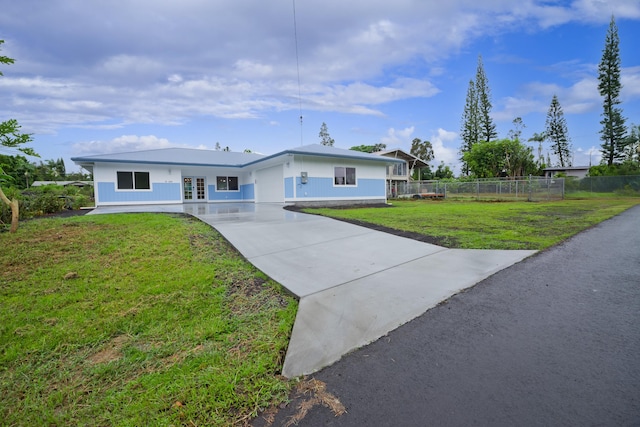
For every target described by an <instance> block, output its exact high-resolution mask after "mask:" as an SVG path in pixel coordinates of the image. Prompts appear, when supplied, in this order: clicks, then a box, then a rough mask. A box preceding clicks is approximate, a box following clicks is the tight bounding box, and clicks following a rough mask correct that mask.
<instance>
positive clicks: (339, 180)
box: [333, 166, 356, 185]
mask: <svg viewBox="0 0 640 427" xmlns="http://www.w3.org/2000/svg"><path fill="white" fill-rule="evenodd" d="M333 183H334V185H356V168H348V167H344V166H336V167H335V168H333Z"/></svg>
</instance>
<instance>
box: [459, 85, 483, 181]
mask: <svg viewBox="0 0 640 427" xmlns="http://www.w3.org/2000/svg"><path fill="white" fill-rule="evenodd" d="M479 135H480V123H479V122H478V97H477V96H476V86H475V83H474V82H473V80H470V81H469V89H468V90H467V100H466V102H465V104H464V112H463V113H462V128H461V129H460V136H461V137H462V145H461V147H460V155H461V156H462V157H461V158H460V160H461V161H462V173H463V174H464V175H469V166H468V165H467V163H466V162H465V161H464V158H463V157H464V153H466V152H467V151H470V150H471V147H473V144H476V143H477V142H478V141H479V140H480V139H479Z"/></svg>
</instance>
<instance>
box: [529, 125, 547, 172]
mask: <svg viewBox="0 0 640 427" xmlns="http://www.w3.org/2000/svg"><path fill="white" fill-rule="evenodd" d="M546 139H547V134H546V133H544V132H540V133H534V134H533V135H532V136H531V138H529V140H528V142H537V143H538V160H537V163H538V166H539V167H543V166H545V162H544V154H542V143H543V142H544V141H545V140H546Z"/></svg>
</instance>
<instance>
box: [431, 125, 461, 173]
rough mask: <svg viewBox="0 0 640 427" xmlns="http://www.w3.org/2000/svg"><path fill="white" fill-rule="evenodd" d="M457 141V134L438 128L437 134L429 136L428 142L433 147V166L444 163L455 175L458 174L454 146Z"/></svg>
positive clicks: (456, 154) (456, 149)
mask: <svg viewBox="0 0 640 427" xmlns="http://www.w3.org/2000/svg"><path fill="white" fill-rule="evenodd" d="M457 140H458V133H457V132H452V131H448V130H445V129H442V128H438V130H437V132H436V133H435V134H433V135H431V138H430V139H429V141H430V142H431V146H432V147H433V155H434V160H435V162H434V165H435V167H437V165H439V164H440V162H444V164H445V165H448V166H449V167H451V169H452V170H453V171H454V173H455V174H456V175H457V174H458V173H459V172H460V162H459V160H458V157H459V156H458V147H456V146H455V144H456V143H457Z"/></svg>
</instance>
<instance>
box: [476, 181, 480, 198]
mask: <svg viewBox="0 0 640 427" xmlns="http://www.w3.org/2000/svg"><path fill="white" fill-rule="evenodd" d="M476 200H480V180H479V179H476Z"/></svg>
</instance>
